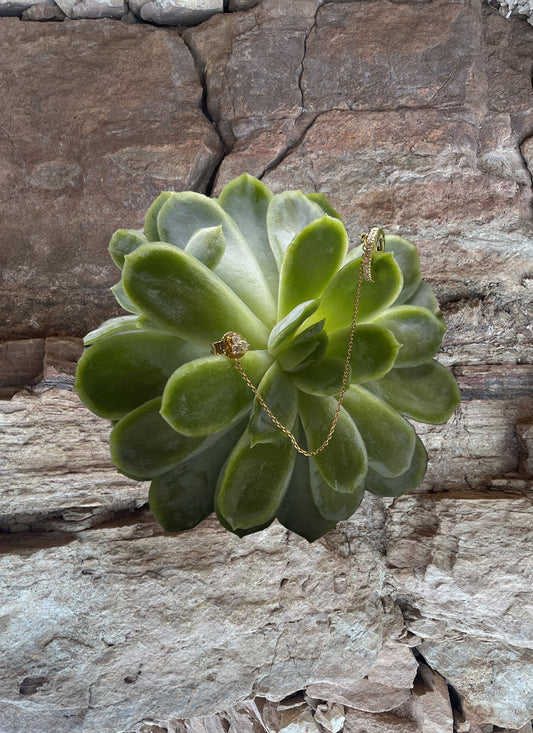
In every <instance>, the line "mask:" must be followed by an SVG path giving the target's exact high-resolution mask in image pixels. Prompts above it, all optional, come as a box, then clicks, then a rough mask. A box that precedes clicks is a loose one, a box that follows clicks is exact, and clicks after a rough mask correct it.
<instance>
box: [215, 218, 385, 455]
mask: <svg viewBox="0 0 533 733" xmlns="http://www.w3.org/2000/svg"><path fill="white" fill-rule="evenodd" d="M361 242H362V245H363V255H362V258H361V266H360V267H359V273H358V275H357V284H356V287H355V297H354V304H353V310H352V323H351V326H350V336H349V338H348V349H347V352H346V362H345V364H344V372H343V375H342V382H341V388H340V392H339V399H338V400H337V407H336V408H335V415H334V416H333V422H332V423H331V427H330V429H329V432H328V434H327V436H326V438H325V440H324V442H323V443H322V445H321V446H320V447H318V448H316V449H315V450H312V451H308V450H305V449H304V448H302V447H301V446H300V445H299V444H298V441H297V440H296V438H295V437H294V435H293V434H292V433H291V431H290V430H289V428H287V427H286V426H285V425H283V424H282V423H281V422H280V421H279V420H278V418H277V417H276V416H275V415H274V414H273V413H272V411H271V409H270V408H269V406H268V405H267V404H266V402H265V400H264V399H263V397H262V396H261V394H260V393H259V391H258V389H257V388H256V387H255V386H254V384H252V382H251V380H250V378H249V377H248V375H247V374H246V372H245V371H244V369H243V366H242V364H241V363H240V361H239V359H240V358H241V356H243V355H244V353H245V352H246V349H247V348H248V344H247V343H246V341H245V340H244V339H243V338H242V336H240V335H239V334H238V333H236V332H234V331H230V332H229V333H226V334H224V336H223V337H222V340H221V341H217V342H216V343H214V344H213V352H214V353H215V354H224V355H225V356H227V357H228V358H229V359H232V360H233V366H234V367H235V369H237V370H238V371H239V372H240V374H241V376H242V378H243V379H244V381H245V382H246V384H247V385H248V387H250V389H251V390H252V392H253V393H254V395H255V396H256V397H257V400H258V401H259V404H260V405H261V407H262V408H263V410H264V411H265V412H266V413H267V415H268V416H269V417H270V419H271V420H272V422H273V423H274V424H275V425H276V426H277V427H278V428H279V429H280V430H281V431H282V432H283V433H285V435H286V436H287V437H288V438H289V440H290V441H291V443H292V444H293V446H294V447H295V448H296V450H297V451H298V453H301V454H302V455H304V456H316V455H317V454H318V453H321V452H322V451H323V450H324V448H326V447H327V446H328V445H329V442H330V440H331V438H332V437H333V433H334V432H335V428H336V427H337V422H338V420H339V415H340V411H341V407H342V403H343V400H344V393H345V392H346V385H347V383H348V373H349V371H350V359H351V357H352V347H353V342H354V336H355V327H356V323H357V314H358V312H359V300H360V298H361V284H362V282H363V277H364V278H365V280H368V281H369V282H374V279H373V277H372V254H373V253H374V250H375V251H376V252H383V251H384V250H385V233H384V231H383V229H381V228H380V227H374V228H373V229H371V230H370V232H368V233H366V232H365V233H364V234H361Z"/></svg>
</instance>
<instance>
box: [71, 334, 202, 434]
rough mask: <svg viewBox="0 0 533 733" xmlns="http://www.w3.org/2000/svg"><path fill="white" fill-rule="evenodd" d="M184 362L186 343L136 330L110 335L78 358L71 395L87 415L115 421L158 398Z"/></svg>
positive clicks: (163, 335) (162, 335)
mask: <svg viewBox="0 0 533 733" xmlns="http://www.w3.org/2000/svg"><path fill="white" fill-rule="evenodd" d="M187 359H188V353H187V344H184V342H183V341H181V340H180V339H178V338H176V337H175V336H170V335H168V334H164V333H158V332H157V331H141V330H137V331H128V332H126V333H119V334H114V335H112V336H108V337H107V338H105V339H102V340H100V341H98V342H97V343H95V344H93V346H89V348H88V349H86V351H85V352H84V353H83V354H82V357H81V359H80V360H79V362H78V368H77V370H76V382H75V387H76V391H77V392H78V394H79V396H80V398H81V399H82V400H83V402H84V403H85V404H86V405H87V407H88V408H89V409H90V410H92V412H95V413H96V414H97V415H100V417H106V418H109V419H110V420H118V419H120V418H122V417H124V415H127V414H128V412H131V411H132V410H134V409H135V408H136V407H139V406H140V405H142V404H144V403H145V402H148V401H149V400H152V399H154V398H155V397H159V396H160V395H161V394H162V392H163V389H164V387H165V384H166V382H167V379H168V378H169V376H170V375H171V374H172V373H173V372H174V371H175V370H176V369H177V368H178V367H179V366H180V365H181V364H183V362H184V361H187Z"/></svg>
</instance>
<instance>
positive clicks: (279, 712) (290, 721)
mask: <svg viewBox="0 0 533 733" xmlns="http://www.w3.org/2000/svg"><path fill="white" fill-rule="evenodd" d="M261 719H262V722H263V725H264V730H265V731H266V733H320V731H319V729H318V726H317V724H316V723H315V720H314V717H313V713H312V712H311V710H310V709H309V708H308V707H307V706H306V705H305V703H304V705H303V707H302V705H298V706H297V707H289V708H283V707H282V705H276V704H274V703H270V704H269V703H267V704H266V705H265V706H264V708H263V711H262V716H261Z"/></svg>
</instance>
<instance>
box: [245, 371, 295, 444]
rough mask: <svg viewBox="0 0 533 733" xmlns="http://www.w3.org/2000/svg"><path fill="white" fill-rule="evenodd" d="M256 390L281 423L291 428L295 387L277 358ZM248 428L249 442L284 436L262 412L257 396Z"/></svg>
mask: <svg viewBox="0 0 533 733" xmlns="http://www.w3.org/2000/svg"><path fill="white" fill-rule="evenodd" d="M259 394H260V395H261V397H262V398H263V400H264V401H265V402H266V404H267V405H268V407H269V409H270V410H271V412H272V413H273V414H274V415H275V416H276V418H277V419H278V420H279V421H280V422H281V424H282V425H284V426H285V427H287V428H288V429H289V430H292V427H293V425H294V421H295V420H296V417H297V415H298V391H297V390H296V388H295V387H294V385H293V384H292V382H291V380H290V378H289V376H288V375H287V374H286V373H285V372H283V371H282V370H281V369H280V366H279V364H278V363H277V362H274V363H273V364H272V366H271V367H270V368H269V369H268V371H267V372H266V373H265V375H264V377H263V379H262V380H261V382H260V383H259ZM248 430H249V433H250V441H251V444H252V445H255V444H256V443H272V442H275V441H276V440H279V439H280V438H281V437H282V436H283V432H282V431H281V430H280V429H279V428H278V427H277V425H275V423H274V422H273V421H272V418H271V417H270V415H268V414H267V413H266V412H265V410H264V408H263V407H262V406H261V404H260V403H259V400H258V399H257V397H256V398H255V401H254V407H253V412H252V418H251V420H250V424H249V426H248Z"/></svg>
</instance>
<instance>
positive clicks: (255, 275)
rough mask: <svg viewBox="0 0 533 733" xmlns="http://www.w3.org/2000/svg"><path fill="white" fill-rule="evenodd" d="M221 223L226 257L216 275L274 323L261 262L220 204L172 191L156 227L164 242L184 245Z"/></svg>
mask: <svg viewBox="0 0 533 733" xmlns="http://www.w3.org/2000/svg"><path fill="white" fill-rule="evenodd" d="M218 226H222V230H223V232H224V238H225V240H226V251H225V253H224V257H222V259H221V260H220V263H219V264H218V266H217V267H216V274H217V275H218V277H219V278H220V279H221V280H223V281H224V282H225V283H226V284H227V285H228V286H229V287H230V288H231V289H232V290H233V291H234V292H235V293H236V294H237V295H238V296H239V298H240V299H241V300H242V301H243V302H244V303H246V305H247V306H248V307H249V308H250V310H252V311H253V312H254V313H255V315H256V316H257V317H258V318H260V319H261V320H262V321H263V323H266V324H267V325H269V326H273V325H274V323H275V318H276V304H275V301H274V298H273V296H272V293H271V292H270V290H269V287H268V285H267V283H266V280H265V277H264V275H263V273H262V271H261V267H260V266H259V263H258V261H257V260H256V259H255V257H254V256H253V254H252V251H251V249H250V247H249V246H248V244H247V243H246V240H245V239H244V237H243V235H242V234H241V232H240V231H239V228H238V227H237V225H236V224H235V222H234V221H233V219H232V218H231V217H230V216H228V214H226V212H225V211H224V209H223V208H222V207H221V206H220V204H219V203H218V202H217V201H215V200H214V199H210V198H208V197H207V196H204V195H203V194H200V193H194V192H192V191H184V192H183V193H173V194H171V196H169V198H168V199H167V201H166V202H165V203H164V204H163V206H162V207H161V211H160V212H159V215H158V217H157V228H158V230H159V232H160V236H161V238H162V239H163V240H164V241H167V242H170V243H171V244H174V245H175V246H176V247H181V248H184V247H185V245H186V244H187V242H188V241H189V240H190V238H191V237H192V236H193V234H194V233H195V232H196V231H197V230H198V229H204V228H205V227H218Z"/></svg>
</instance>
